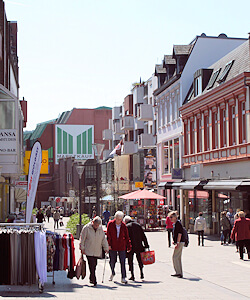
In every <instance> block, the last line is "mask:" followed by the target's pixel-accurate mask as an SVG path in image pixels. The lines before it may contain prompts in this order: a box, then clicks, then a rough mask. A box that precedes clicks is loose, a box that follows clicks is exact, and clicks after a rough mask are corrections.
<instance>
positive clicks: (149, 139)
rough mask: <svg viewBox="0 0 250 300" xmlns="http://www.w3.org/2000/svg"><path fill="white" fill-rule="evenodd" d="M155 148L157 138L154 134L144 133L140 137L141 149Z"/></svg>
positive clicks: (139, 145)
mask: <svg viewBox="0 0 250 300" xmlns="http://www.w3.org/2000/svg"><path fill="white" fill-rule="evenodd" d="M153 146H155V137H154V136H153V134H149V133H142V134H140V135H139V139H138V147H139V149H142V148H150V147H153Z"/></svg>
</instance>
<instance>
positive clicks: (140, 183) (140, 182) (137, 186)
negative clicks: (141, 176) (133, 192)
mask: <svg viewBox="0 0 250 300" xmlns="http://www.w3.org/2000/svg"><path fill="white" fill-rule="evenodd" d="M135 187H136V188H140V189H142V188H143V182H142V181H138V182H135Z"/></svg>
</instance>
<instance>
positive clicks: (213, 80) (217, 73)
mask: <svg viewBox="0 0 250 300" xmlns="http://www.w3.org/2000/svg"><path fill="white" fill-rule="evenodd" d="M220 70H221V68H220V69H219V70H217V71H215V72H214V73H213V75H212V76H211V78H210V80H209V82H208V85H207V89H208V90H209V89H211V88H212V87H213V86H214V83H215V81H216V79H217V78H218V75H219V73H220Z"/></svg>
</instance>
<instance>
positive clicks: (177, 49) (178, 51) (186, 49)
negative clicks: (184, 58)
mask: <svg viewBox="0 0 250 300" xmlns="http://www.w3.org/2000/svg"><path fill="white" fill-rule="evenodd" d="M192 48H193V44H191V45H174V46H173V55H189V54H190V53H191V50H192Z"/></svg>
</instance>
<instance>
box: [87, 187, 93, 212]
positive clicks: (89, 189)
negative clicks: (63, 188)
mask: <svg viewBox="0 0 250 300" xmlns="http://www.w3.org/2000/svg"><path fill="white" fill-rule="evenodd" d="M87 189H88V192H89V218H90V192H91V190H92V185H88V186H87Z"/></svg>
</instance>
